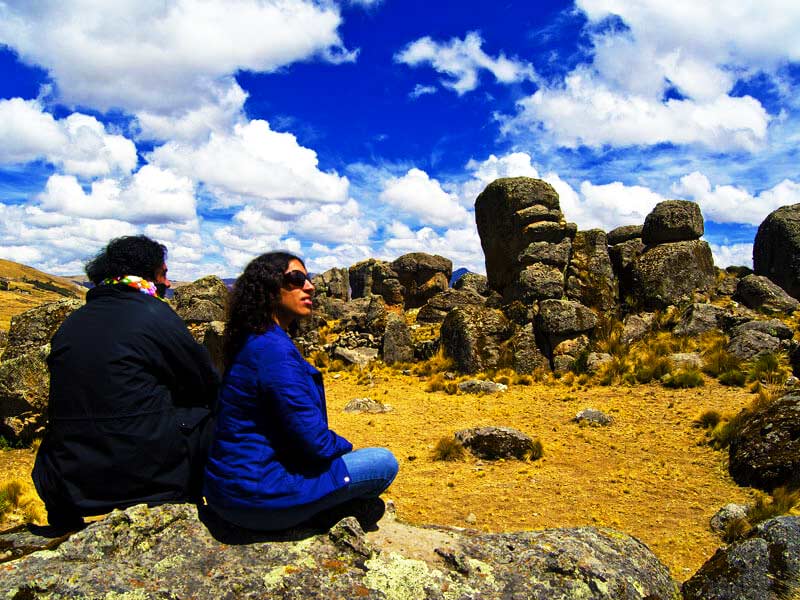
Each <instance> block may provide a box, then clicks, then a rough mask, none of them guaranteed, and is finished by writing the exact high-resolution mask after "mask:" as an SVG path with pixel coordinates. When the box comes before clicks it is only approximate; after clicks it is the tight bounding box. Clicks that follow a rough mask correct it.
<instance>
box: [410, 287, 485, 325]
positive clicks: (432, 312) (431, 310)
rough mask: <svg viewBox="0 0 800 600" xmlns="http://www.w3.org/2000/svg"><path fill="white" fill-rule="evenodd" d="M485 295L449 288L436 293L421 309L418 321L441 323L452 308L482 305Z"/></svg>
mask: <svg viewBox="0 0 800 600" xmlns="http://www.w3.org/2000/svg"><path fill="white" fill-rule="evenodd" d="M485 301H486V299H485V298H484V297H483V296H480V295H478V294H477V293H476V292H473V291H472V290H469V289H460V290H457V289H449V290H444V291H443V292H440V293H438V294H436V295H435V296H434V297H433V298H431V299H430V300H428V302H426V303H425V306H423V307H422V308H420V309H419V312H418V313H417V323H441V322H442V321H444V319H445V317H446V316H447V315H448V314H449V313H450V311H451V310H453V309H454V308H457V307H459V306H481V305H483V303H484V302H485Z"/></svg>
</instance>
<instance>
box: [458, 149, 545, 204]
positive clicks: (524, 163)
mask: <svg viewBox="0 0 800 600" xmlns="http://www.w3.org/2000/svg"><path fill="white" fill-rule="evenodd" d="M467 170H468V171H471V173H472V178H471V179H469V180H468V181H466V182H465V183H463V184H462V185H461V186H460V188H459V190H458V196H459V200H460V202H461V205H462V206H464V207H466V208H470V209H471V208H472V207H474V206H475V199H476V198H477V197H478V195H479V194H480V193H481V192H482V191H483V190H484V188H485V187H486V186H487V185H489V184H490V183H491V182H493V181H494V180H495V179H499V178H500V177H535V178H538V177H539V171H538V170H537V169H536V167H534V166H533V165H532V164H531V157H530V154H528V153H526V152H512V153H510V154H506V155H504V156H501V157H499V158H498V157H497V156H495V155H494V154H490V155H489V158H487V159H486V160H484V161H481V162H478V161H477V160H475V159H470V161H469V162H468V163H467Z"/></svg>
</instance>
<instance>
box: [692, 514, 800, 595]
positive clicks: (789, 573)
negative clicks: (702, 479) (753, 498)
mask: <svg viewBox="0 0 800 600" xmlns="http://www.w3.org/2000/svg"><path fill="white" fill-rule="evenodd" d="M798 573H800V517H778V518H775V519H770V520H769V521H765V522H763V523H760V524H759V525H757V526H756V527H755V528H753V529H752V530H751V531H750V533H749V534H748V536H747V538H746V539H744V540H742V541H739V542H736V543H734V544H731V545H730V546H726V547H724V548H720V549H719V550H717V551H716V553H715V554H714V556H712V557H711V558H710V559H709V560H708V561H707V562H706V564H704V565H703V566H702V567H700V570H699V571H697V573H695V574H694V575H693V576H692V577H691V579H689V580H688V581H686V582H685V583H684V584H683V587H682V589H681V591H682V592H683V598H684V600H765V599H767V598H770V599H772V598H775V599H777V598H784V597H785V598H791V597H792V596H791V593H792V592H793V591H796V590H797V587H796V586H797V574H798Z"/></svg>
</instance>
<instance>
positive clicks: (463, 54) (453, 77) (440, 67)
mask: <svg viewBox="0 0 800 600" xmlns="http://www.w3.org/2000/svg"><path fill="white" fill-rule="evenodd" d="M482 45H483V40H482V39H481V36H480V35H479V34H478V33H477V32H474V31H471V32H469V33H467V35H466V36H465V37H464V39H463V40H460V39H458V38H452V39H451V40H450V41H449V42H446V43H443V44H440V43H438V42H435V41H434V40H433V39H431V38H430V37H428V36H426V37H423V38H420V39H418V40H416V41H414V42H411V43H410V44H408V45H407V46H406V47H405V48H404V49H403V50H401V51H400V52H398V53H397V54H396V55H395V61H396V62H399V63H404V64H407V65H409V66H412V67H416V66H419V65H423V64H429V65H431V66H432V67H433V68H434V69H435V70H436V71H438V72H439V73H442V74H444V75H447V76H448V78H446V79H443V80H442V85H444V86H445V87H448V88H450V89H452V90H453V91H455V92H456V93H457V94H458V95H459V96H460V95H462V94H465V93H466V92H469V91H471V90H474V89H475V88H476V87H478V71H480V70H486V71H489V72H490V73H491V74H492V75H494V78H495V80H496V81H497V82H498V83H514V82H517V81H522V80H524V79H533V78H534V77H535V73H534V70H533V67H532V66H531V65H530V64H529V63H525V62H522V61H518V60H512V59H509V58H506V56H505V55H504V54H503V53H500V55H499V56H498V57H497V58H492V57H491V56H489V55H488V54H486V53H485V52H484V51H483V49H482V48H481V46H482Z"/></svg>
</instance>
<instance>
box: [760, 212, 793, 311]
mask: <svg viewBox="0 0 800 600" xmlns="http://www.w3.org/2000/svg"><path fill="white" fill-rule="evenodd" d="M753 270H754V271H755V273H756V275H763V276H765V277H769V278H770V279H771V280H772V281H773V282H775V283H777V284H778V285H779V286H780V287H782V288H783V289H784V290H785V291H786V292H787V293H788V294H789V295H790V296H793V297H794V298H800V204H792V205H791V206H782V207H781V208H779V209H777V210H775V211H773V212H771V213H770V214H769V215H767V218H766V219H764V221H763V222H762V223H761V225H759V227H758V231H757V232H756V238H755V241H754V242H753Z"/></svg>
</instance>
